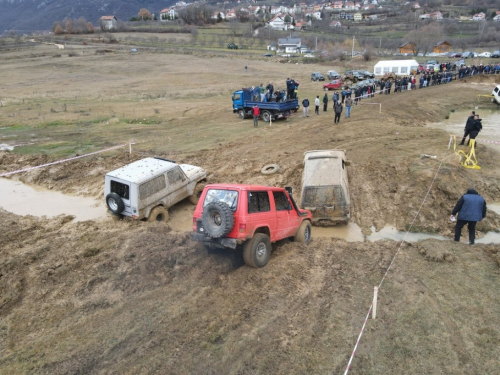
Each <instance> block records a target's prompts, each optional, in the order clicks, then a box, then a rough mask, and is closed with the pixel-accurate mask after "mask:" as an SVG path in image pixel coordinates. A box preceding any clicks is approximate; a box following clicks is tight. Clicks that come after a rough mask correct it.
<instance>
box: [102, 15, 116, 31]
mask: <svg viewBox="0 0 500 375" xmlns="http://www.w3.org/2000/svg"><path fill="white" fill-rule="evenodd" d="M117 23H118V20H117V19H116V17H115V16H102V17H101V18H100V19H99V25H100V26H101V29H102V30H113V29H115V28H116V24H117Z"/></svg>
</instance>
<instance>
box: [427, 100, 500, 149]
mask: <svg viewBox="0 0 500 375" xmlns="http://www.w3.org/2000/svg"><path fill="white" fill-rule="evenodd" d="M483 105H484V104H483ZM494 107H495V108H496V105H494ZM471 111H475V112H476V114H478V115H479V118H481V119H482V124H483V130H481V132H480V133H479V135H478V137H477V142H478V143H479V144H481V139H483V140H488V141H496V142H500V126H498V124H500V112H499V111H498V110H497V109H494V108H493V107H492V108H491V109H486V108H484V109H483V108H478V109H474V108H470V109H467V110H460V111H455V112H452V113H450V118H449V119H446V120H444V121H443V122H438V123H433V124H428V126H430V127H433V128H438V129H441V130H445V131H446V132H448V133H449V134H454V135H456V136H457V142H458V143H460V141H461V140H462V138H461V137H462V136H463V135H464V128H465V123H466V121H467V118H468V117H469V116H470V112H471ZM482 144H483V145H487V146H489V147H493V148H495V149H497V150H500V143H488V142H483V143H482Z"/></svg>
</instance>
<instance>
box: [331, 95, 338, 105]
mask: <svg viewBox="0 0 500 375" xmlns="http://www.w3.org/2000/svg"><path fill="white" fill-rule="evenodd" d="M332 100H333V105H334V106H335V103H337V102H338V101H339V93H338V92H337V91H334V92H333V95H332Z"/></svg>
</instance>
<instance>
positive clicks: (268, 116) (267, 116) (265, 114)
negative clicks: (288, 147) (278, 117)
mask: <svg viewBox="0 0 500 375" xmlns="http://www.w3.org/2000/svg"><path fill="white" fill-rule="evenodd" d="M262 121H264V122H269V121H271V114H270V113H269V112H268V111H264V112H262Z"/></svg>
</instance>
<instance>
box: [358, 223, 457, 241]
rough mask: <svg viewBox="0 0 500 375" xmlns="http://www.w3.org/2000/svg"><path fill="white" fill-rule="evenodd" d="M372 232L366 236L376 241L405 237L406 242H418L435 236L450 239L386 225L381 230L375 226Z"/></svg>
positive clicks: (369, 239)
mask: <svg viewBox="0 0 500 375" xmlns="http://www.w3.org/2000/svg"><path fill="white" fill-rule="evenodd" d="M371 231H372V234H370V235H369V236H367V237H366V239H367V240H368V241H371V242H375V241H378V240H393V241H402V240H403V239H404V240H405V241H406V242H418V241H422V240H426V239H429V238H434V239H436V240H442V241H445V240H449V238H447V237H443V236H440V235H437V234H428V233H408V234H407V233H406V232H402V231H398V230H397V229H396V228H394V227H392V226H390V225H386V226H385V227H384V228H382V229H381V230H380V231H378V232H377V231H376V230H375V227H372V228H371Z"/></svg>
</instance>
